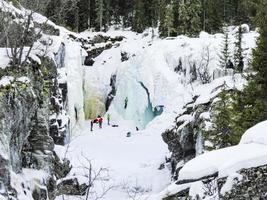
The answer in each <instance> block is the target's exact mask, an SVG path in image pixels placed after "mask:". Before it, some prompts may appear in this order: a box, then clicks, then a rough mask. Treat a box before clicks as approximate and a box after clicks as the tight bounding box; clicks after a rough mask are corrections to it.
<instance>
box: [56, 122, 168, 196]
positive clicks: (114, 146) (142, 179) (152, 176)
mask: <svg viewBox="0 0 267 200" xmlns="http://www.w3.org/2000/svg"><path fill="white" fill-rule="evenodd" d="M106 123H107V122H106V121H104V127H103V129H99V127H98V125H95V127H94V131H93V132H91V131H90V129H89V122H86V124H85V126H86V127H87V129H85V130H84V131H83V133H81V134H80V135H79V136H77V137H76V138H75V139H74V140H73V141H72V142H71V143H70V145H69V147H68V150H67V153H66V155H67V158H69V159H70V161H71V163H72V164H73V169H72V171H71V172H70V174H69V177H73V176H74V177H78V179H79V181H80V183H84V182H85V183H86V182H87V181H88V179H87V178H85V177H84V175H86V174H87V171H86V170H83V169H81V166H88V161H86V159H85V158H87V159H90V160H91V163H92V165H93V168H94V170H96V171H97V170H98V169H100V168H107V169H108V176H107V175H106V174H105V181H104V183H103V182H101V181H96V183H95V184H96V186H95V188H94V189H93V190H94V191H97V192H98V193H99V194H100V193H101V189H102V186H103V184H104V185H105V187H109V186H112V187H113V188H112V190H111V191H109V192H108V193H107V195H106V196H105V199H107V200H115V199H116V200H125V199H128V198H130V197H129V194H128V193H129V192H130V193H131V191H132V190H134V189H135V187H139V189H140V191H139V190H138V191H137V194H136V195H137V196H136V197H140V196H142V195H147V194H153V193H154V194H156V193H158V192H160V191H161V190H162V188H164V187H166V186H167V185H168V184H169V183H170V180H171V179H170V174H169V170H168V168H165V169H162V170H159V169H158V168H159V166H160V164H162V163H163V162H164V160H165V156H166V155H168V149H167V145H166V144H165V143H164V142H163V141H162V139H161V131H160V130H157V129H154V130H153V131H151V130H150V131H139V132H136V131H132V136H131V137H126V133H127V132H128V131H129V126H128V124H120V126H119V127H118V128H116V127H111V126H107V124H106ZM112 123H116V122H114V121H112ZM56 151H57V152H58V154H59V155H62V156H64V154H65V151H66V149H62V147H60V146H57V147H56ZM58 199H61V197H58ZM65 199H74V197H69V198H68V197H65Z"/></svg>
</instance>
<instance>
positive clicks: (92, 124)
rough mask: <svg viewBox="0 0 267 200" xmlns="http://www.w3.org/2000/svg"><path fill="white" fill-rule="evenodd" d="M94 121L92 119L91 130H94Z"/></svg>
mask: <svg viewBox="0 0 267 200" xmlns="http://www.w3.org/2000/svg"><path fill="white" fill-rule="evenodd" d="M93 126H94V122H93V120H91V131H93Z"/></svg>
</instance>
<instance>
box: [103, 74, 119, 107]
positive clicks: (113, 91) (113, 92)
mask: <svg viewBox="0 0 267 200" xmlns="http://www.w3.org/2000/svg"><path fill="white" fill-rule="evenodd" d="M110 87H111V91H110V92H109V94H108V97H107V100H106V105H105V107H106V111H107V110H108V108H109V106H110V104H111V102H112V100H113V99H114V97H115V95H116V92H117V89H116V74H114V75H112V76H111V78H110Z"/></svg>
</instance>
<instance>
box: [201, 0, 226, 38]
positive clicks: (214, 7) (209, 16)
mask: <svg viewBox="0 0 267 200" xmlns="http://www.w3.org/2000/svg"><path fill="white" fill-rule="evenodd" d="M203 4H204V5H203V30H204V31H207V32H209V33H217V32H220V31H221V29H222V26H223V14H222V12H221V7H222V5H221V4H222V2H221V0H203Z"/></svg>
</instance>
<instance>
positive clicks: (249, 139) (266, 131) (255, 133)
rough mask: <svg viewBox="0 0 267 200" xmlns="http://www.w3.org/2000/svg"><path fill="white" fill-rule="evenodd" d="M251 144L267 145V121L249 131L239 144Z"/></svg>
mask: <svg viewBox="0 0 267 200" xmlns="http://www.w3.org/2000/svg"><path fill="white" fill-rule="evenodd" d="M251 143H257V144H264V145H267V121H263V122H261V123H259V124H257V125H255V126H253V127H251V128H250V129H248V130H247V131H246V132H245V133H244V135H243V136H242V138H241V140H240V143H239V144H251Z"/></svg>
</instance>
